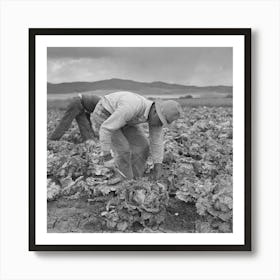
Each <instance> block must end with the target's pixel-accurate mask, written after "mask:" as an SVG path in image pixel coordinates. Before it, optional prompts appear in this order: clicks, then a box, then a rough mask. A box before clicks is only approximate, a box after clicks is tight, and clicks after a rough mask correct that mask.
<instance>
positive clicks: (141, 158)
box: [92, 101, 149, 179]
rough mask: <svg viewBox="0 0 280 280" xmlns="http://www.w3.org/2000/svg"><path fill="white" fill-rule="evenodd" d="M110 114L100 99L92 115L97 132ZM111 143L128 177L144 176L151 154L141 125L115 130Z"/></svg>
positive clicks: (123, 171) (121, 167)
mask: <svg viewBox="0 0 280 280" xmlns="http://www.w3.org/2000/svg"><path fill="white" fill-rule="evenodd" d="M110 115H111V114H110V113H109V112H108V111H107V110H106V109H105V108H104V107H103V105H102V102H100V101H99V102H98V104H97V105H96V107H95V110H94V111H93V115H92V120H93V128H94V132H95V134H97V135H99V130H100V126H101V125H102V123H103V122H104V121H105V120H106V119H107V118H108V117H109V116H110ZM111 143H112V150H113V153H114V158H115V162H116V165H117V166H118V168H119V169H120V171H121V172H122V173H124V175H125V176H126V177H127V179H133V178H134V179H136V178H139V177H142V176H143V174H144V171H145V163H146V161H147V158H148V156H149V141H148V139H147V137H146V136H145V134H144V131H143V129H142V127H141V125H140V124H138V125H126V126H124V127H123V128H121V129H119V130H117V131H114V132H113V133H112V138H111Z"/></svg>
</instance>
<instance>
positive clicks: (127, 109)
mask: <svg viewBox="0 0 280 280" xmlns="http://www.w3.org/2000/svg"><path fill="white" fill-rule="evenodd" d="M181 114H182V109H181V107H180V105H179V104H178V103H177V102H176V101H173V100H168V101H161V100H156V101H151V100H148V99H146V98H145V97H143V96H141V95H138V94H136V93H133V92H127V91H120V92H114V93H111V94H108V95H105V96H104V97H103V98H102V99H101V100H100V101H99V102H98V104H97V105H96V107H95V109H94V111H93V113H92V115H91V118H92V124H93V130H94V132H95V133H96V134H97V135H98V134H99V139H100V143H101V149H102V154H103V155H102V161H103V162H108V161H110V160H112V154H111V150H112V151H113V155H114V162H115V164H116V166H117V168H118V169H119V170H120V173H121V174H122V175H124V177H125V178H127V179H133V178H137V177H142V176H143V173H144V170H145V163H146V160H147V158H148V156H149V153H150V152H151V155H152V159H153V162H154V176H155V179H159V178H160V177H161V175H162V161H163V153H164V146H163V131H162V127H163V125H168V124H170V123H171V122H173V121H174V120H177V119H178V118H179V117H180V116H181ZM145 122H147V123H148V125H149V141H148V139H147V138H146V136H145V135H144V132H143V129H142V127H141V125H140V124H141V123H145Z"/></svg>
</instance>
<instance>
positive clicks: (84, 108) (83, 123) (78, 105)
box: [50, 94, 100, 141]
mask: <svg viewBox="0 0 280 280" xmlns="http://www.w3.org/2000/svg"><path fill="white" fill-rule="evenodd" d="M99 100H100V97H98V96H96V95H89V94H83V95H82V94H78V96H76V97H74V98H73V100H72V101H71V102H70V104H69V105H68V107H67V110H66V112H65V114H64V116H63V117H62V119H61V121H60V122H59V124H58V126H57V127H56V129H55V131H54V132H53V133H52V135H51V136H50V140H59V139H60V138H61V137H62V135H63V134H64V133H65V131H66V130H68V129H69V127H70V125H71V123H72V121H73V120H74V119H76V121H77V123H78V126H79V129H80V132H81V135H82V138H83V141H87V140H90V139H93V138H94V137H95V134H94V132H93V129H92V124H91V121H90V114H91V113H92V112H93V111H94V108H95V106H96V104H97V103H98V101H99Z"/></svg>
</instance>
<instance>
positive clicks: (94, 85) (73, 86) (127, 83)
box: [47, 78, 232, 95]
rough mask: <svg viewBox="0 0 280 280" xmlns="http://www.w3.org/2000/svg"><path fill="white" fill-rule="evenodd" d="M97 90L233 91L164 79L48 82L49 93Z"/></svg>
mask: <svg viewBox="0 0 280 280" xmlns="http://www.w3.org/2000/svg"><path fill="white" fill-rule="evenodd" d="M95 90H124V91H135V92H141V93H142V94H144V95H145V94H150V93H153V94H157V91H158V94H167V93H170V91H172V93H175V92H176V93H182V94H184V93H186V94H187V93H201V92H204V93H206V92H216V93H232V86H224V85H217V86H194V85H181V84H175V83H174V84H173V83H166V82H162V81H154V82H139V81H133V80H125V79H116V78H113V79H108V80H100V81H95V82H81V81H78V82H67V83H47V93H49V94H59V93H64V94H65V93H75V92H88V91H95Z"/></svg>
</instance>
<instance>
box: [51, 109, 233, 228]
mask: <svg viewBox="0 0 280 280" xmlns="http://www.w3.org/2000/svg"><path fill="white" fill-rule="evenodd" d="M184 112H185V118H184V119H181V120H178V121H177V122H175V123H173V124H172V125H171V127H170V128H168V129H167V128H165V129H164V134H165V136H164V141H165V156H164V162H163V168H164V174H163V176H162V178H161V179H160V180H159V181H154V180H153V178H152V167H153V164H152V161H151V159H149V160H148V162H147V164H146V171H145V176H144V177H143V178H142V179H140V180H137V181H136V180H131V181H123V182H119V181H118V180H116V177H115V176H114V175H115V174H114V171H112V170H110V169H108V168H106V167H104V166H102V165H100V164H99V156H100V153H101V150H100V145H99V141H98V139H95V145H94V146H88V145H87V144H86V143H82V141H81V138H80V134H79V130H78V126H77V124H76V122H75V121H74V122H73V123H72V126H71V128H70V129H69V130H68V131H67V132H66V134H65V135H64V136H63V137H62V139H61V140H60V141H50V140H49V141H48V144H47V159H48V162H47V200H48V220H47V221H48V225H47V226H48V232H151V233H154V232H193V233H200V232H211V233H213V232H214V233H224V232H232V210H233V200H232V157H233V147H232V139H233V130H232V107H223V106H221V107H216V106H211V107H210V106H198V107H192V108H191V107H184ZM62 115H63V111H62V110H59V109H56V108H52V109H48V124H47V129H48V134H50V133H51V132H52V131H53V130H54V128H55V126H56V125H57V124H58V121H59V120H60V118H61V117H62ZM145 128H146V127H145ZM146 132H147V133H148V131H147V130H146Z"/></svg>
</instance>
